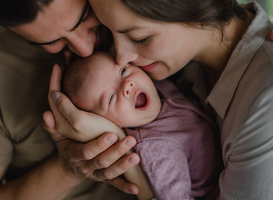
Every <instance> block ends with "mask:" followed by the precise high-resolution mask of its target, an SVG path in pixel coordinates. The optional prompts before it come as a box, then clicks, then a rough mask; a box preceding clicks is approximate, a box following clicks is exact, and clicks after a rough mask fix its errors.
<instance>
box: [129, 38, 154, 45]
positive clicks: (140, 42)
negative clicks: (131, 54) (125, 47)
mask: <svg viewBox="0 0 273 200" xmlns="http://www.w3.org/2000/svg"><path fill="white" fill-rule="evenodd" d="M149 38H150V37H146V38H144V39H141V40H134V39H131V42H132V43H133V44H144V43H146V42H147V41H148V40H149Z"/></svg>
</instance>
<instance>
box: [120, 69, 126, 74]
mask: <svg viewBox="0 0 273 200" xmlns="http://www.w3.org/2000/svg"><path fill="white" fill-rule="evenodd" d="M125 71H126V68H125V67H124V68H123V69H122V70H121V72H120V75H121V76H123V74H124V73H125Z"/></svg>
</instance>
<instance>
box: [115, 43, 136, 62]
mask: <svg viewBox="0 0 273 200" xmlns="http://www.w3.org/2000/svg"><path fill="white" fill-rule="evenodd" d="M122 42H123V43H122ZM115 49H116V62H117V63H118V64H119V65H121V66H123V65H126V64H127V63H130V62H133V61H135V60H136V59H137V58H138V54H137V53H136V52H134V51H133V49H131V47H130V44H127V43H126V41H120V42H116V41H115Z"/></svg>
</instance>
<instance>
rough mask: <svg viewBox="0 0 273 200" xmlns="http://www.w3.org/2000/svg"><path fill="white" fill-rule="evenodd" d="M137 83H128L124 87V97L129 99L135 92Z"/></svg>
mask: <svg viewBox="0 0 273 200" xmlns="http://www.w3.org/2000/svg"><path fill="white" fill-rule="evenodd" d="M134 86H135V83H134V82H133V81H126V82H125V83H124V87H123V95H124V96H125V97H129V96H130V95H131V93H132V91H133V88H134Z"/></svg>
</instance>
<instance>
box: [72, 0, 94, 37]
mask: <svg viewBox="0 0 273 200" xmlns="http://www.w3.org/2000/svg"><path fill="white" fill-rule="evenodd" d="M88 9H91V8H90V4H89V2H88V1H87V2H86V4H85V6H84V8H83V11H82V15H81V17H80V19H79V21H78V22H77V24H76V25H75V26H74V27H73V28H72V29H71V30H70V32H71V31H74V30H75V29H76V28H78V26H79V25H80V24H81V23H82V20H83V19H84V17H85V14H86V11H87V10H88Z"/></svg>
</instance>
